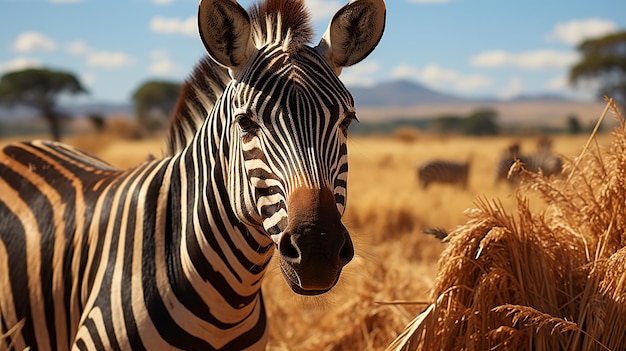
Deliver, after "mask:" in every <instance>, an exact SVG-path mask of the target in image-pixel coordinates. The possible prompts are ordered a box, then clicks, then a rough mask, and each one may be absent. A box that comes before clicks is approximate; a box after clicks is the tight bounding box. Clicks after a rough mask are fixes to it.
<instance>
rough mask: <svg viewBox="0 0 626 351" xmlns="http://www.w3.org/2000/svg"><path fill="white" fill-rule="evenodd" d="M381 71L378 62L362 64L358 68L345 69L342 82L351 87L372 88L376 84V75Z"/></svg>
mask: <svg viewBox="0 0 626 351" xmlns="http://www.w3.org/2000/svg"><path fill="white" fill-rule="evenodd" d="M378 71H380V63H379V62H376V61H365V62H360V63H359V64H358V65H356V66H352V67H348V68H344V69H343V71H342V73H341V76H340V78H341V81H342V82H343V84H345V85H349V86H372V85H374V83H375V79H374V75H375V73H376V72H378Z"/></svg>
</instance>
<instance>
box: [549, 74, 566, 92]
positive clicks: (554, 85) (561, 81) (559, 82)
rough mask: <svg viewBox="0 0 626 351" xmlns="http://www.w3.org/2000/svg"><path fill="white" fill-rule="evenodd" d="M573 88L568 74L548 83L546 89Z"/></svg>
mask: <svg viewBox="0 0 626 351" xmlns="http://www.w3.org/2000/svg"><path fill="white" fill-rule="evenodd" d="M569 88H571V85H570V84H569V79H568V78H567V76H558V77H556V78H554V79H552V80H550V81H548V83H546V89H547V90H549V91H561V90H565V89H569Z"/></svg>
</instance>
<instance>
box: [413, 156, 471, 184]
mask: <svg viewBox="0 0 626 351" xmlns="http://www.w3.org/2000/svg"><path fill="white" fill-rule="evenodd" d="M470 164H471V162H470V160H469V159H468V160H467V161H466V162H458V161H450V160H431V161H427V162H424V163H422V164H421V165H420V166H419V167H418V169H417V178H418V180H419V182H420V184H421V185H422V189H427V188H428V186H429V185H430V184H433V183H448V184H457V185H459V186H461V188H463V189H467V184H468V181H469V173H470Z"/></svg>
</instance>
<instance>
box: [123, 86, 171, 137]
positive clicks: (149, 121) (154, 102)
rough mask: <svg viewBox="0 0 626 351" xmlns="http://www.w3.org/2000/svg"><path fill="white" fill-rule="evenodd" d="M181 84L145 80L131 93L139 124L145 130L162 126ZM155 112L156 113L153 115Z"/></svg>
mask: <svg viewBox="0 0 626 351" xmlns="http://www.w3.org/2000/svg"><path fill="white" fill-rule="evenodd" d="M180 89H181V84H180V83H176V82H168V81H154V80H153V81H147V82H145V83H143V84H142V85H141V86H140V87H139V88H137V90H136V91H135V92H134V93H133V101H134V102H135V112H136V114H137V119H138V122H139V125H141V126H142V127H143V128H145V129H147V130H155V129H159V128H161V127H163V122H164V119H165V118H167V117H169V116H170V114H171V112H172V110H173V109H174V107H175V106H176V101H177V100H178V94H179V93H180ZM155 112H156V115H157V116H155Z"/></svg>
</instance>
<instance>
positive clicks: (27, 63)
mask: <svg viewBox="0 0 626 351" xmlns="http://www.w3.org/2000/svg"><path fill="white" fill-rule="evenodd" d="M41 66H42V63H41V61H39V60H37V59H32V58H28V57H17V58H14V59H13V60H11V61H7V62H0V73H2V72H11V71H19V70H23V69H26V68H38V67H41Z"/></svg>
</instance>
